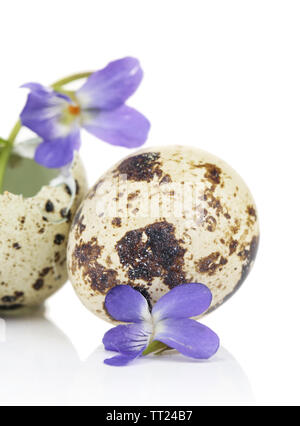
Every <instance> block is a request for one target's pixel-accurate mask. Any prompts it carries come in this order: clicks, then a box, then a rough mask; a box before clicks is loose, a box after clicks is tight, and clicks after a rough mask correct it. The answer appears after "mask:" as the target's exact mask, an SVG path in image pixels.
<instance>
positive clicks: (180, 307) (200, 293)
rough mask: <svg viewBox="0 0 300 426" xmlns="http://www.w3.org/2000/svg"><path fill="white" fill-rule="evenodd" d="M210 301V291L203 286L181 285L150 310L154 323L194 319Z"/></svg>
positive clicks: (203, 310) (207, 306)
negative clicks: (162, 320)
mask: <svg viewBox="0 0 300 426" xmlns="http://www.w3.org/2000/svg"><path fill="white" fill-rule="evenodd" d="M211 301H212V294H211V291H210V290H209V288H208V287H206V286H205V285H204V284H197V283H189V284H181V285H179V286H177V287H174V288H173V289H172V290H171V291H169V292H168V293H167V294H165V295H164V296H162V297H161V298H160V299H159V301H158V302H157V303H156V305H155V306H154V307H153V309H152V315H153V318H154V321H159V320H161V319H165V318H190V317H195V316H198V315H201V314H202V313H203V312H205V311H206V310H207V309H208V308H209V307H210V304H211Z"/></svg>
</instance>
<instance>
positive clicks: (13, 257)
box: [0, 156, 87, 312]
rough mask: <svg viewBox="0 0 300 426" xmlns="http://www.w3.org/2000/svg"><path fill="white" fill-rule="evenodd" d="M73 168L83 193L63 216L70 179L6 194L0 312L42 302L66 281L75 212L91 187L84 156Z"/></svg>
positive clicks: (0, 205) (0, 214)
mask: <svg viewBox="0 0 300 426" xmlns="http://www.w3.org/2000/svg"><path fill="white" fill-rule="evenodd" d="M72 174H73V177H74V179H75V180H76V183H77V194H76V197H75V201H74V203H73V206H72V209H71V211H70V212H69V214H68V218H67V220H66V221H63V222H62V219H63V216H64V214H65V210H64V209H66V207H67V206H68V204H69V203H70V199H71V195H70V191H69V190H68V188H67V187H66V186H65V185H61V186H59V187H51V186H43V187H42V188H41V190H40V191H39V192H38V194H37V195H36V196H34V197H30V198H23V196H22V195H14V194H12V193H10V192H5V193H4V194H3V195H0V234H1V239H0V265H1V268H0V312H1V310H2V311H3V310H13V309H15V310H17V309H18V308H22V307H28V306H36V305H39V304H41V303H42V302H43V301H44V300H45V299H47V298H48V297H49V296H51V295H52V294H53V293H54V292H55V291H56V290H58V289H59V288H60V287H61V286H62V285H63V284H64V283H65V282H66V280H67V268H66V247H67V239H68V233H69V229H70V224H71V217H72V215H73V214H74V213H75V211H76V208H77V207H78V204H79V203H80V201H81V200H82V198H83V196H84V194H85V193H86V190H87V183H86V177H85V172H84V168H83V165H82V163H81V161H80V160H79V157H78V156H76V158H75V160H74V163H73V167H72ZM55 222H61V223H55Z"/></svg>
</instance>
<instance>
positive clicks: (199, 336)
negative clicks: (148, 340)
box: [154, 319, 220, 359]
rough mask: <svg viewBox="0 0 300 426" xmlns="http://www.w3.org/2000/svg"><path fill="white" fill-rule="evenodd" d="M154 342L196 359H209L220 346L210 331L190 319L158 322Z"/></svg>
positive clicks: (217, 339)
mask: <svg viewBox="0 0 300 426" xmlns="http://www.w3.org/2000/svg"><path fill="white" fill-rule="evenodd" d="M154 340H158V341H160V342H162V343H165V344H166V345H168V346H170V347H171V348H173V349H176V350H177V351H178V352H181V353H182V354H183V355H186V356H188V357H192V358H198V359H208V358H210V357H211V356H213V355H214V354H215V353H216V352H217V350H218V349H219V346H220V341H219V338H218V336H217V335H216V334H215V333H214V332H213V331H212V330H210V329H209V328H208V327H206V326H205V325H203V324H200V323H198V322H197V321H195V320H192V319H165V320H162V321H160V322H159V323H158V324H157V326H156V331H155V335H154Z"/></svg>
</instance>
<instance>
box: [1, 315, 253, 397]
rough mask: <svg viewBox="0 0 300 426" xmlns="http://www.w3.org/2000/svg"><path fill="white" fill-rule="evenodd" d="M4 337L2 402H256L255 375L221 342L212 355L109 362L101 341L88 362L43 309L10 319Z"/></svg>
mask: <svg viewBox="0 0 300 426" xmlns="http://www.w3.org/2000/svg"><path fill="white" fill-rule="evenodd" d="M5 323H6V339H5V341H4V342H1V341H0V405H1V403H2V404H5V403H10V404H14V403H20V404H26V403H32V404H35V403H50V404H51V403H53V404H56V403H57V404H80V403H83V404H89V403H90V404H100V405H114V404H115V405H117V404H120V405H122V404H129V405H138V404H205V403H228V402H229V403H230V402H232V403H238V402H245V403H247V402H253V395H252V392H251V386H250V384H249V382H248V379H247V377H246V375H245V373H244V372H243V370H242V369H241V367H240V366H239V364H238V363H237V361H236V360H235V359H234V358H233V357H232V355H230V353H229V352H227V351H226V350H225V349H223V348H221V349H220V351H219V352H218V354H217V355H215V357H213V358H212V359H211V360H210V361H206V362H201V361H196V360H190V359H188V358H185V357H183V356H181V355H180V354H177V353H174V354H169V355H163V356H160V357H158V356H152V357H151V356H149V357H146V358H143V359H139V360H137V361H136V362H135V363H133V364H132V365H130V366H128V367H121V368H117V367H109V366H106V365H104V364H103V360H104V359H105V358H106V357H108V356H110V354H109V353H107V352H105V351H104V349H103V347H102V346H101V347H100V348H99V349H97V350H96V351H95V353H94V354H93V355H91V356H90V357H89V358H88V359H87V361H85V362H81V361H80V360H79V357H78V355H77V353H76V351H75V349H74V347H73V345H72V344H71V342H70V341H69V339H68V338H67V337H66V336H65V335H64V334H63V333H62V332H61V331H60V330H59V328H57V326H55V325H54V324H53V323H52V322H50V321H48V320H47V319H45V317H44V315H43V312H35V313H31V314H30V316H29V315H27V316H25V317H22V318H8V319H7V320H6V321H5Z"/></svg>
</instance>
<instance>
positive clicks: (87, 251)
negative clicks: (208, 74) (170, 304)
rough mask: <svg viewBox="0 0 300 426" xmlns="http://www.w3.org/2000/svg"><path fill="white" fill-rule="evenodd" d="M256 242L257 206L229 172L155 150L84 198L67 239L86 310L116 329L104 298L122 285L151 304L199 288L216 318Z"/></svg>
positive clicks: (177, 149)
mask: <svg viewBox="0 0 300 426" xmlns="http://www.w3.org/2000/svg"><path fill="white" fill-rule="evenodd" d="M112 201H114V203H112ZM258 241H259V225H258V218H257V210H256V206H255V203H254V200H253V198H252V195H251V193H250V191H249V189H248V188H247V186H246V184H245V183H244V181H243V180H242V179H241V177H240V176H239V175H238V174H237V173H236V172H235V171H234V170H233V169H232V168H231V167H230V166H229V165H228V164H226V163H225V162H224V161H222V160H221V159H219V158H217V157H215V156H214V155H212V154H209V153H207V152H204V151H202V150H199V149H196V148H190V147H183V146H165V147H159V148H150V149H146V150H142V151H139V152H138V153H135V154H133V155H131V156H129V157H127V158H126V159H125V160H123V161H121V162H120V163H119V164H117V165H116V166H114V167H112V168H111V169H110V170H109V171H108V172H107V173H106V174H104V175H103V176H102V177H101V178H100V179H99V181H98V182H97V183H96V185H95V186H94V187H93V188H92V189H91V190H90V192H89V193H88V195H87V196H86V197H85V199H84V201H83V202H82V204H81V206H80V208H79V210H78V211H77V213H76V216H75V219H74V222H73V224H72V230H71V233H70V236H69V244H68V252H67V253H68V254H67V257H68V270H69V277H70V280H71V282H72V284H73V286H74V289H75V291H76V293H77V295H78V296H79V298H80V299H81V301H82V302H83V303H84V305H85V306H86V307H87V308H88V309H89V310H90V311H91V312H93V313H94V314H95V315H97V316H99V317H101V318H103V319H105V320H107V321H110V322H113V320H112V318H110V316H109V314H108V313H107V312H106V310H105V305H104V301H105V296H106V294H107V292H108V291H109V290H110V289H111V288H112V287H113V286H115V285H119V284H127V285H130V286H132V287H133V288H135V289H137V290H139V291H140V292H141V293H142V294H143V295H144V296H145V297H146V298H147V300H148V303H149V305H153V304H154V303H155V302H156V301H157V300H159V298H160V297H161V296H163V295H164V294H166V293H167V292H168V291H169V290H170V289H172V288H173V287H174V286H177V285H179V284H182V283H189V282H197V283H203V284H205V285H206V286H208V287H209V288H210V290H211V291H212V294H213V301H212V305H211V308H210V310H212V309H214V308H216V307H218V306H220V305H221V304H222V303H223V302H224V301H225V300H227V299H228V298H229V297H230V296H232V295H233V294H234V292H235V291H236V290H237V289H238V288H239V287H240V286H241V284H242V283H243V282H244V280H245V278H246V277H247V275H248V273H249V271H250V269H251V267H252V264H253V262H254V259H255V256H256V252H257V248H258Z"/></svg>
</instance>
